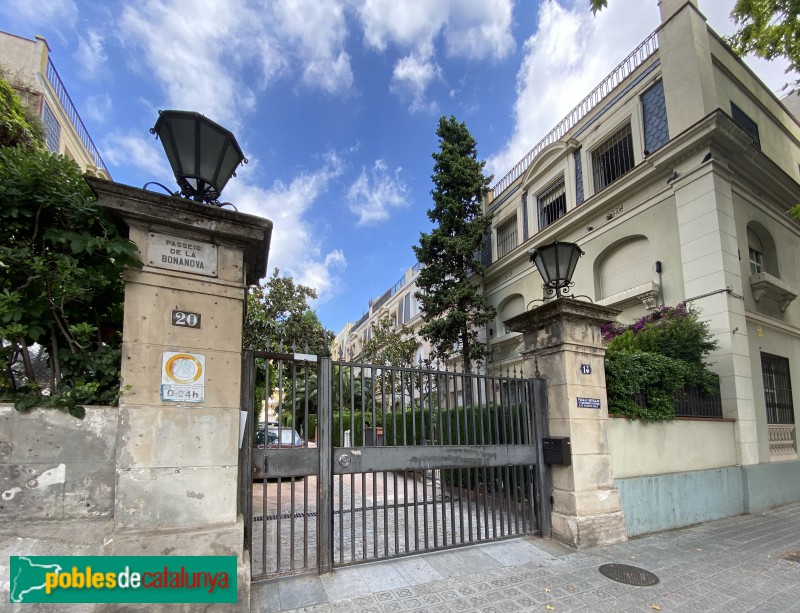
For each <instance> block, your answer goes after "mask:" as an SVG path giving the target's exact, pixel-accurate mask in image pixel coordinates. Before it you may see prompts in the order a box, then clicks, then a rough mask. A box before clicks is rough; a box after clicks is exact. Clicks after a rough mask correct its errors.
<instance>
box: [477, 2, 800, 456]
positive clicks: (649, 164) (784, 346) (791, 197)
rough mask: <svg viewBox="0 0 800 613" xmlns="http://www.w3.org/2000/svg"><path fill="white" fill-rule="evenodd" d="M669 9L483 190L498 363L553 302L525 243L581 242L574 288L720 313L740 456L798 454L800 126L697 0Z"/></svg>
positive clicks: (514, 356) (725, 385) (508, 358)
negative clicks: (537, 310)
mask: <svg viewBox="0 0 800 613" xmlns="http://www.w3.org/2000/svg"><path fill="white" fill-rule="evenodd" d="M660 8H661V15H662V23H661V25H660V27H659V28H658V29H657V30H656V31H655V32H654V33H653V34H652V35H651V36H649V37H648V38H647V40H645V41H644V42H643V43H642V44H641V45H639V47H637V48H636V49H635V50H634V51H633V52H632V53H631V54H630V55H629V56H628V57H627V58H625V60H624V61H623V62H622V63H620V65H619V66H618V67H617V68H616V69H615V70H614V71H613V72H612V74H611V75H609V76H608V78H607V79H606V80H604V81H603V82H602V83H601V84H600V85H599V86H598V87H597V88H596V89H595V90H594V91H592V92H590V93H589V95H588V96H587V97H586V98H585V99H584V100H583V101H582V102H581V103H580V104H579V105H578V106H577V107H576V108H575V109H574V110H573V111H572V112H571V113H570V114H569V115H568V116H567V117H566V118H565V119H564V120H563V121H562V122H561V123H559V124H558V125H557V126H555V127H554V128H553V131H552V132H550V133H549V134H548V135H547V136H546V137H545V138H544V139H543V140H542V141H541V142H540V143H538V144H537V145H536V146H535V147H534V148H533V149H532V150H531V152H530V153H529V154H528V155H527V156H526V157H525V158H524V159H523V160H522V161H520V163H519V164H517V165H516V166H515V167H514V168H513V169H511V171H510V172H509V173H508V174H507V175H506V176H505V177H503V178H502V179H500V181H499V182H498V183H497V185H495V186H494V189H493V191H492V194H491V197H490V198H489V199H487V201H486V208H487V210H488V211H490V212H491V213H492V214H493V215H494V222H493V227H492V241H491V253H489V252H488V250H487V253H486V258H485V259H486V262H485V263H487V264H489V268H488V270H487V273H486V276H485V277H484V279H483V282H484V288H485V291H486V293H487V295H488V296H489V297H490V300H491V302H492V304H493V305H494V306H495V307H496V308H497V311H498V316H497V319H496V321H495V323H494V325H493V326H491V327H490V329H489V330H488V336H489V339H490V341H489V342H490V343H491V347H492V349H493V360H494V363H495V365H502V366H503V367H505V366H506V365H509V364H515V363H518V362H520V361H521V356H520V349H521V347H520V343H521V339H520V335H518V334H516V333H511V332H509V331H508V330H507V328H506V327H505V326H504V323H503V322H504V321H506V320H508V319H509V318H510V317H513V316H514V315H517V314H519V313H521V312H522V311H524V310H526V309H527V308H529V306H530V305H531V303H532V302H533V301H536V300H538V299H541V298H542V290H541V286H540V285H541V284H540V280H539V275H538V274H537V273H536V272H535V269H533V268H532V265H531V264H530V263H529V261H528V258H527V255H526V253H527V251H528V249H530V248H532V247H536V246H538V245H543V244H547V243H550V242H552V241H554V240H556V239H557V240H560V241H570V242H575V243H578V244H579V245H580V246H581V248H582V249H583V251H584V252H585V255H584V256H583V258H582V259H581V260H580V262H579V264H578V268H577V271H576V274H575V276H574V279H573V280H574V281H575V288H574V290H575V294H582V295H586V296H588V297H589V298H591V299H592V300H593V301H595V302H597V303H600V304H604V305H609V306H613V307H616V308H618V309H621V310H622V314H621V317H620V319H621V320H623V321H632V320H634V319H636V318H638V317H640V316H642V315H644V314H646V313H647V312H648V310H649V309H653V308H655V307H656V306H657V305H662V304H667V305H674V304H676V303H678V302H681V301H688V302H690V303H691V304H692V305H693V306H694V307H695V308H696V309H697V310H698V311H699V312H700V313H701V314H702V317H703V318H704V319H705V320H707V321H708V322H709V324H710V328H711V331H712V333H713V335H714V337H715V338H716V340H717V341H718V342H719V349H718V350H717V352H716V353H715V354H714V355H713V356H711V362H712V368H713V370H715V371H716V372H717V373H718V374H719V375H720V379H721V391H722V403H723V413H724V416H725V417H727V418H731V419H734V420H735V424H736V427H735V428H736V451H737V455H736V460H737V463H739V464H743V465H746V464H757V463H763V462H770V461H777V460H796V459H797V457H798V456H797V442H796V441H797V435H796V431H795V426H794V422H795V417H794V406H793V396H792V389H794V390H798V389H800V304H798V303H797V302H795V298H796V296H797V288H798V287H800V268H798V266H797V262H798V261H800V224H799V223H798V222H797V221H796V220H794V219H792V218H791V217H790V216H789V215H788V214H787V210H788V209H789V208H790V207H791V206H793V205H794V204H796V203H798V202H800V166H799V165H798V162H800V125H799V124H798V121H797V119H796V118H795V116H794V115H793V114H792V113H790V112H789V110H788V109H787V108H786V106H785V105H784V104H783V103H782V102H781V101H780V100H778V99H777V98H776V97H775V96H774V95H773V94H772V93H771V92H770V91H769V89H768V88H767V87H766V86H765V85H764V84H763V83H762V82H761V81H760V80H759V79H758V77H757V76H756V75H755V74H754V73H753V72H752V71H751V70H750V69H748V67H747V66H746V65H745V64H744V63H743V62H742V61H741V60H740V59H739V58H738V57H737V56H736V55H735V54H734V53H733V52H732V51H731V50H730V49H729V48H728V46H727V45H726V44H725V43H724V42H723V40H722V39H721V38H720V37H719V36H718V35H717V34H716V33H715V32H714V31H713V30H711V29H710V28H709V27H708V26H707V24H706V22H705V18H704V17H703V14H702V12H701V10H700V8H699V7H698V5H697V2H696V1H694V0H662V2H661V3H660Z"/></svg>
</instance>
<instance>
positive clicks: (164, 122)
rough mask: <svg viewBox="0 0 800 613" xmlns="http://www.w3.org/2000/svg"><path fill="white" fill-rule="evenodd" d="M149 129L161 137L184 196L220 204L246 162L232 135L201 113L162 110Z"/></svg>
mask: <svg viewBox="0 0 800 613" xmlns="http://www.w3.org/2000/svg"><path fill="white" fill-rule="evenodd" d="M150 132H151V133H152V134H155V135H156V136H157V137H158V138H160V139H161V144H162V145H163V147H164V152H165V153H166V154H167V159H169V164H170V166H172V171H173V172H174V173H175V180H176V181H177V182H178V185H180V188H181V194H182V195H183V196H184V197H185V198H192V199H194V200H198V201H200V202H206V203H209V204H219V196H220V194H221V193H222V190H223V188H224V187H225V185H226V184H227V183H228V180H229V179H230V178H231V177H233V176H236V168H237V166H239V164H242V163H245V164H246V163H247V158H245V157H244V154H243V153H242V150H241V149H240V148H239V144H238V143H237V142H236V138H235V137H234V136H233V134H232V133H231V132H230V131H229V130H226V129H225V128H223V127H222V126H221V125H219V124H217V123H215V122H213V121H211V120H210V119H209V118H208V117H205V116H204V115H201V114H200V113H194V112H191V111H159V113H158V121H156V125H155V126H153V127H152V128H151V129H150Z"/></svg>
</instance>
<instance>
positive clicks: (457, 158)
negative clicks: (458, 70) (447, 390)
mask: <svg viewBox="0 0 800 613" xmlns="http://www.w3.org/2000/svg"><path fill="white" fill-rule="evenodd" d="M436 135H437V136H438V137H439V151H437V152H434V153H433V159H434V165H433V175H432V176H431V179H432V180H433V184H434V189H432V190H431V196H432V197H433V208H431V209H429V210H428V218H429V219H430V220H431V221H432V222H433V223H434V224H435V227H434V228H433V230H432V231H431V232H430V233H425V232H422V233H421V234H420V238H419V245H418V246H414V253H415V255H416V257H417V261H419V262H420V263H421V264H423V268H422V270H421V271H420V273H419V276H418V277H417V287H418V288H419V291H418V292H417V293H416V297H417V298H418V299H419V300H420V303H421V311H422V318H423V321H424V322H425V323H424V324H423V326H422V328H421V329H420V331H421V333H422V335H423V336H424V337H425V338H426V339H428V340H429V341H430V342H431V344H432V345H433V348H434V354H435V355H436V356H437V357H440V358H444V359H447V358H448V357H450V356H451V355H452V354H454V353H457V354H459V355H460V357H461V360H462V366H463V368H464V371H466V372H470V371H471V368H472V363H473V362H475V361H480V360H481V359H483V358H484V356H485V354H486V346H485V344H484V343H480V342H478V338H477V331H478V328H480V327H483V326H485V325H486V324H487V323H488V322H489V321H490V320H491V319H492V318H493V317H494V316H495V315H496V311H495V309H494V308H493V307H492V306H491V305H490V304H489V303H488V301H487V300H486V297H485V295H484V294H483V291H482V289H481V285H480V277H481V276H482V275H483V272H484V269H485V267H484V265H483V264H482V263H481V261H480V253H481V248H482V247H483V240H484V236H485V235H486V233H487V232H489V228H490V227H491V223H492V220H491V216H490V215H485V214H484V213H483V199H484V197H485V196H486V194H487V193H488V192H489V183H490V181H491V180H492V177H491V176H486V175H484V174H483V167H484V165H485V164H486V162H484V161H479V160H478V150H477V142H476V141H475V139H474V138H473V136H472V134H470V132H469V130H468V129H467V126H466V124H464V123H463V122H459V121H458V120H457V119H456V118H455V117H453V116H452V115H451V116H450V118H449V119H448V118H446V117H444V116H442V117H441V118H440V119H439V127H438V129H437V130H436Z"/></svg>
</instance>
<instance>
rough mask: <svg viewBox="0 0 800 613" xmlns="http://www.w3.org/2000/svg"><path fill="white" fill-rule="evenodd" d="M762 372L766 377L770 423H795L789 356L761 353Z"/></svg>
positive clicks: (766, 398) (765, 390) (766, 401)
mask: <svg viewBox="0 0 800 613" xmlns="http://www.w3.org/2000/svg"><path fill="white" fill-rule="evenodd" d="M761 373H762V376H763V377H764V402H765V404H766V405H767V423H768V424H793V423H794V405H793V403H792V381H791V379H790V377H789V360H788V358H784V357H781V356H779V355H772V354H770V353H764V352H762V353H761Z"/></svg>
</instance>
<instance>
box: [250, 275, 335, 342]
mask: <svg viewBox="0 0 800 613" xmlns="http://www.w3.org/2000/svg"><path fill="white" fill-rule="evenodd" d="M316 297H317V292H316V290H315V289H313V288H311V287H307V286H305V285H302V284H298V283H295V281H294V279H293V278H292V277H282V276H281V274H280V270H278V269H277V268H276V269H275V270H274V271H273V273H272V276H271V277H270V278H269V279H267V281H266V282H263V283H261V284H259V285H258V287H253V288H251V289H250V291H249V293H248V295H247V317H246V318H245V325H244V346H245V347H246V348H248V349H257V350H262V351H264V350H266V349H267V348H268V347H269V348H272V349H277V348H279V347H286V348H290V347H293V346H294V347H296V348H297V349H298V351H306V350H308V351H309V352H311V353H314V354H316V355H330V347H331V343H332V342H333V338H334V334H333V332H331V331H330V330H327V329H326V328H325V327H324V326H323V325H322V324H321V323H320V321H319V319H318V318H317V314H316V313H315V312H314V311H312V310H311V309H310V308H309V306H308V301H309V300H314V299H316Z"/></svg>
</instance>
